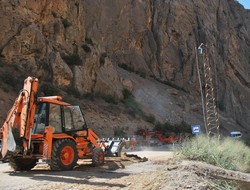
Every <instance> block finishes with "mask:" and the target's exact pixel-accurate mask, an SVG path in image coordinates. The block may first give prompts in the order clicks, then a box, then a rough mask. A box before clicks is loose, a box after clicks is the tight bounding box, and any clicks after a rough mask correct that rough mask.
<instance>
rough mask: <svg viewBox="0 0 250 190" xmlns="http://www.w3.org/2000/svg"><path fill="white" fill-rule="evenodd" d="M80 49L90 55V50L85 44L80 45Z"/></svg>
mask: <svg viewBox="0 0 250 190" xmlns="http://www.w3.org/2000/svg"><path fill="white" fill-rule="evenodd" d="M82 49H83V50H84V51H85V52H86V53H90V52H91V49H90V47H89V46H88V45H87V44H84V45H82Z"/></svg>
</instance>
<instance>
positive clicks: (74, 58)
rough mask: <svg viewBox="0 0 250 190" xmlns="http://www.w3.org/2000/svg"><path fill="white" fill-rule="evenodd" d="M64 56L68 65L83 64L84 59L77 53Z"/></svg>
mask: <svg viewBox="0 0 250 190" xmlns="http://www.w3.org/2000/svg"><path fill="white" fill-rule="evenodd" d="M62 58H63V60H64V61H65V62H66V63H67V64H68V65H82V59H81V58H80V56H79V55H77V54H72V55H65V56H63V57H62Z"/></svg>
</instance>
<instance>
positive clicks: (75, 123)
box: [33, 97, 87, 134]
mask: <svg viewBox="0 0 250 190" xmlns="http://www.w3.org/2000/svg"><path fill="white" fill-rule="evenodd" d="M56 98H58V97H56ZM39 100H40V101H39V102H38V103H37V107H36V113H35V117H34V118H35V119H34V128H33V134H43V133H44V129H45V126H51V127H53V128H54V132H53V133H55V134H60V133H67V134H73V133H74V132H77V131H82V130H87V125H86V122H85V119H84V117H83V113H82V111H81V109H80V107H79V106H72V105H69V104H67V103H65V102H61V101H58V100H57V101H54V102H53V101H51V98H50V99H46V97H45V98H39ZM59 100H61V99H60V97H59Z"/></svg>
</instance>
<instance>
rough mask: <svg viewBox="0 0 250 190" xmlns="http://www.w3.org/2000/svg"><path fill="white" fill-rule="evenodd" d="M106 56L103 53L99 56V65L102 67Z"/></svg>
mask: <svg viewBox="0 0 250 190" xmlns="http://www.w3.org/2000/svg"><path fill="white" fill-rule="evenodd" d="M107 56H108V54H107V53H106V52H105V53H102V54H101V57H100V65H103V64H104V63H105V58H106V57H107Z"/></svg>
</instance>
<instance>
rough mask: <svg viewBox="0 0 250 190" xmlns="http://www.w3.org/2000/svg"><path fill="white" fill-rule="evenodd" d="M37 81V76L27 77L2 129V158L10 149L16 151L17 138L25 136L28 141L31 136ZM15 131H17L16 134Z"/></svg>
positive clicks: (25, 147) (25, 144)
mask: <svg viewBox="0 0 250 190" xmlns="http://www.w3.org/2000/svg"><path fill="white" fill-rule="evenodd" d="M37 82H38V80H37V79H36V78H32V77H28V78H27V79H25V81H24V87H23V90H22V91H21V92H20V94H19V96H18V98H17V99H16V101H15V103H14V105H13V106H12V108H11V110H10V111H9V113H8V116H7V119H6V120H5V122H4V124H3V126H2V128H1V129H0V136H1V137H2V143H1V154H2V159H4V158H5V157H6V154H7V153H8V151H10V152H14V151H15V150H16V140H17V139H19V138H25V140H26V141H28V139H29V138H30V131H31V128H32V127H33V123H34V119H33V120H32V118H33V116H32V114H33V115H34V112H35V106H33V105H34V94H36V92H37V86H38V84H37ZM13 131H15V134H14V135H13ZM16 138H17V139H16ZM27 148H28V147H27V143H24V150H25V151H26V150H27Z"/></svg>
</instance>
